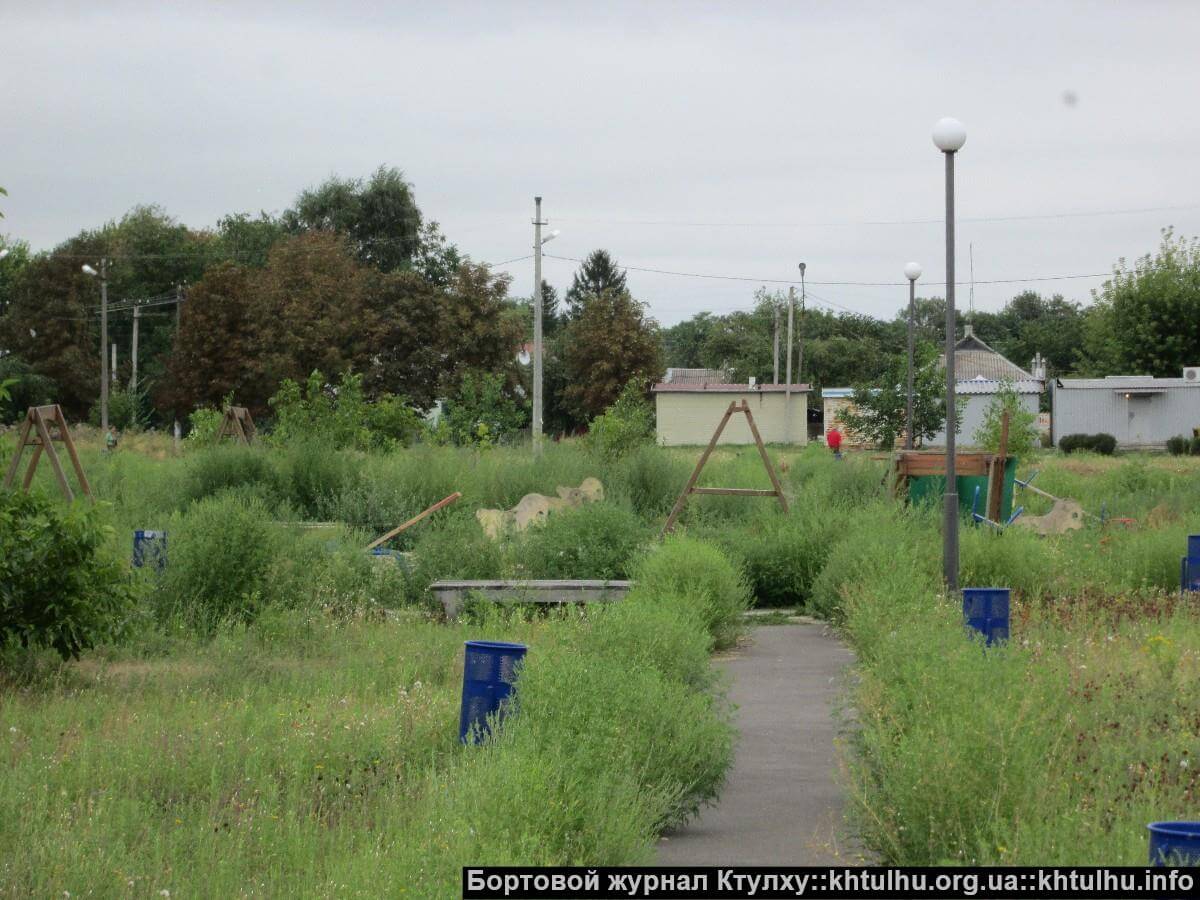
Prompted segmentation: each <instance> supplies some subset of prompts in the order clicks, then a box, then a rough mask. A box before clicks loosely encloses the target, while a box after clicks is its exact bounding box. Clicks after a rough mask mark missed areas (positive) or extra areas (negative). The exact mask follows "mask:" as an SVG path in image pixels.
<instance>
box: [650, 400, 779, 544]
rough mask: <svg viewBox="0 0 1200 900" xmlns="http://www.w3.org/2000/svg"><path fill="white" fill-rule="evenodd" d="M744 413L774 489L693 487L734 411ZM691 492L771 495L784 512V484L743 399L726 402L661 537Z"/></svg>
mask: <svg viewBox="0 0 1200 900" xmlns="http://www.w3.org/2000/svg"><path fill="white" fill-rule="evenodd" d="M739 412H740V413H745V414H746V424H747V425H749V426H750V433H751V434H752V435H754V443H755V445H756V446H757V447H758V455H759V456H761V457H762V461H763V466H764V467H765V468H766V470H767V476H768V477H769V478H770V479H771V485H772V486H773V490H769V491H763V490H757V489H755V488H717V487H696V482H697V481H699V480H700V473H701V472H702V471H704V466H705V464H706V463H707V462H708V458H709V456H711V455H712V452H713V450H714V449H716V446H717V441H719V440H720V439H721V433H722V432H723V431H724V430H725V426H726V425H728V424H729V420H730V419H731V418H732V417H733V414H734V413H739ZM692 494H724V495H733V496H740V497H774V498H776V499H777V500H778V501H779V506H780V508H781V509H782V510H783V511H784V512H785V513H786V512H787V511H788V504H787V498H785V497H784V496H783V487H782V486H781V485H780V484H779V476H777V475H776V474H775V467H774V466H773V465H771V457H769V456H768V455H767V448H766V447H765V446H763V440H762V436H761V435H760V434H759V433H758V426H757V425H755V424H754V416H753V414H752V413H751V412H750V404H749V403H747V402H746V401H745V400H741V401H738V400H734V401H733V402H732V403H730V404H729V408H728V409H727V410H725V415H723V416H722V417H721V422H720V424H718V425H717V430H716V431H714V432H713V436H712V440H710V441H709V442H708V446H707V447H706V448H705V450H704V453H703V454H701V456H700V460H699V461H698V462H697V463H696V468H695V469H694V470H693V471H692V475H691V477H690V478H688V480H687V484H686V485H684V488H683V492H682V493H681V494H680V495H679V499H678V500H676V501H675V506H674V507H673V508H672V509H671V514H670V515H669V516H667V523H666V524H665V525H664V526H663V530H662V533H661V534H660V535H659V536H660V537H662V536H665V535H668V534H670V533H671V532H673V531H674V530H675V523H676V521H677V520H678V519H679V516H680V514H681V513H682V512H683V508H684V507H685V506H686V505H687V498H688V497H689V496H690V495H692Z"/></svg>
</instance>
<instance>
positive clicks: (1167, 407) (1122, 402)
mask: <svg viewBox="0 0 1200 900" xmlns="http://www.w3.org/2000/svg"><path fill="white" fill-rule="evenodd" d="M1189 373H1190V374H1191V377H1190V378H1189V377H1188V374H1189ZM1052 399H1053V402H1054V415H1053V417H1052V419H1051V426H1052V430H1051V436H1052V437H1053V438H1054V443H1055V445H1057V444H1058V442H1059V440H1060V439H1062V437H1063V436H1064V435H1068V434H1111V435H1112V436H1113V437H1115V438H1116V439H1117V445H1118V446H1121V447H1125V448H1127V449H1133V448H1138V447H1146V448H1160V447H1163V446H1164V445H1165V444H1166V442H1167V439H1168V438H1172V437H1175V436H1176V435H1186V436H1188V437H1191V436H1192V434H1193V432H1194V429H1197V428H1200V367H1188V368H1187V369H1184V371H1183V377H1181V378H1154V377H1152V376H1150V375H1109V376H1107V377H1106V378H1059V379H1056V380H1055V382H1054V388H1053V394H1052Z"/></svg>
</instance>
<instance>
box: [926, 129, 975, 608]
mask: <svg viewBox="0 0 1200 900" xmlns="http://www.w3.org/2000/svg"><path fill="white" fill-rule="evenodd" d="M966 141H967V131H966V129H965V128H964V127H963V124H962V122H960V121H958V120H957V119H949V118H947V119H941V120H939V121H938V123H937V124H936V125H934V126H933V143H934V144H935V145H936V146H937V148H938V149H939V150H941V151H942V155H943V156H944V157H945V158H946V509H945V517H946V518H945V527H944V534H943V535H942V539H943V545H942V568H943V575H944V577H945V579H946V590H947V591H949V592H950V593H951V594H954V593H957V592H958V483H957V472H956V466H955V459H954V442H955V432H956V431H957V430H958V427H957V426H958V422H957V417H956V416H955V391H954V387H955V382H954V344H955V336H956V335H955V321H954V154H955V153H957V152H958V151H959V150H960V149H962V145H963V144H965V143H966Z"/></svg>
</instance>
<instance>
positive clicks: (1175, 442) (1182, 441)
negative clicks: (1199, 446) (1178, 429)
mask: <svg viewBox="0 0 1200 900" xmlns="http://www.w3.org/2000/svg"><path fill="white" fill-rule="evenodd" d="M1191 449H1192V439H1191V438H1190V437H1188V436H1187V435H1183V434H1179V435H1176V436H1175V437H1171V438H1167V452H1168V453H1170V454H1171V455H1172V456H1187V454H1188V453H1190V452H1191Z"/></svg>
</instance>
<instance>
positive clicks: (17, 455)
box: [4, 409, 33, 488]
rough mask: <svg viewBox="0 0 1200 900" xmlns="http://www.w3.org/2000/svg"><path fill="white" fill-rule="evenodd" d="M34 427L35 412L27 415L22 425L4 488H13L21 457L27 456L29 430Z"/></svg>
mask: <svg viewBox="0 0 1200 900" xmlns="http://www.w3.org/2000/svg"><path fill="white" fill-rule="evenodd" d="M32 427H33V410H32V409H31V410H29V411H28V412H27V413H25V421H24V422H23V423H22V424H21V431H20V433H19V434H18V435H17V446H16V448H15V449H14V450H13V458H12V462H10V463H9V464H8V473H7V474H6V475H5V476H4V487H5V488H10V487H12V483H13V479H14V478H16V477H17V469H18V467H19V466H20V464H21V457H22V456H23V455H24V454H25V442H26V441H27V440H29V429H30V428H32Z"/></svg>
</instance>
